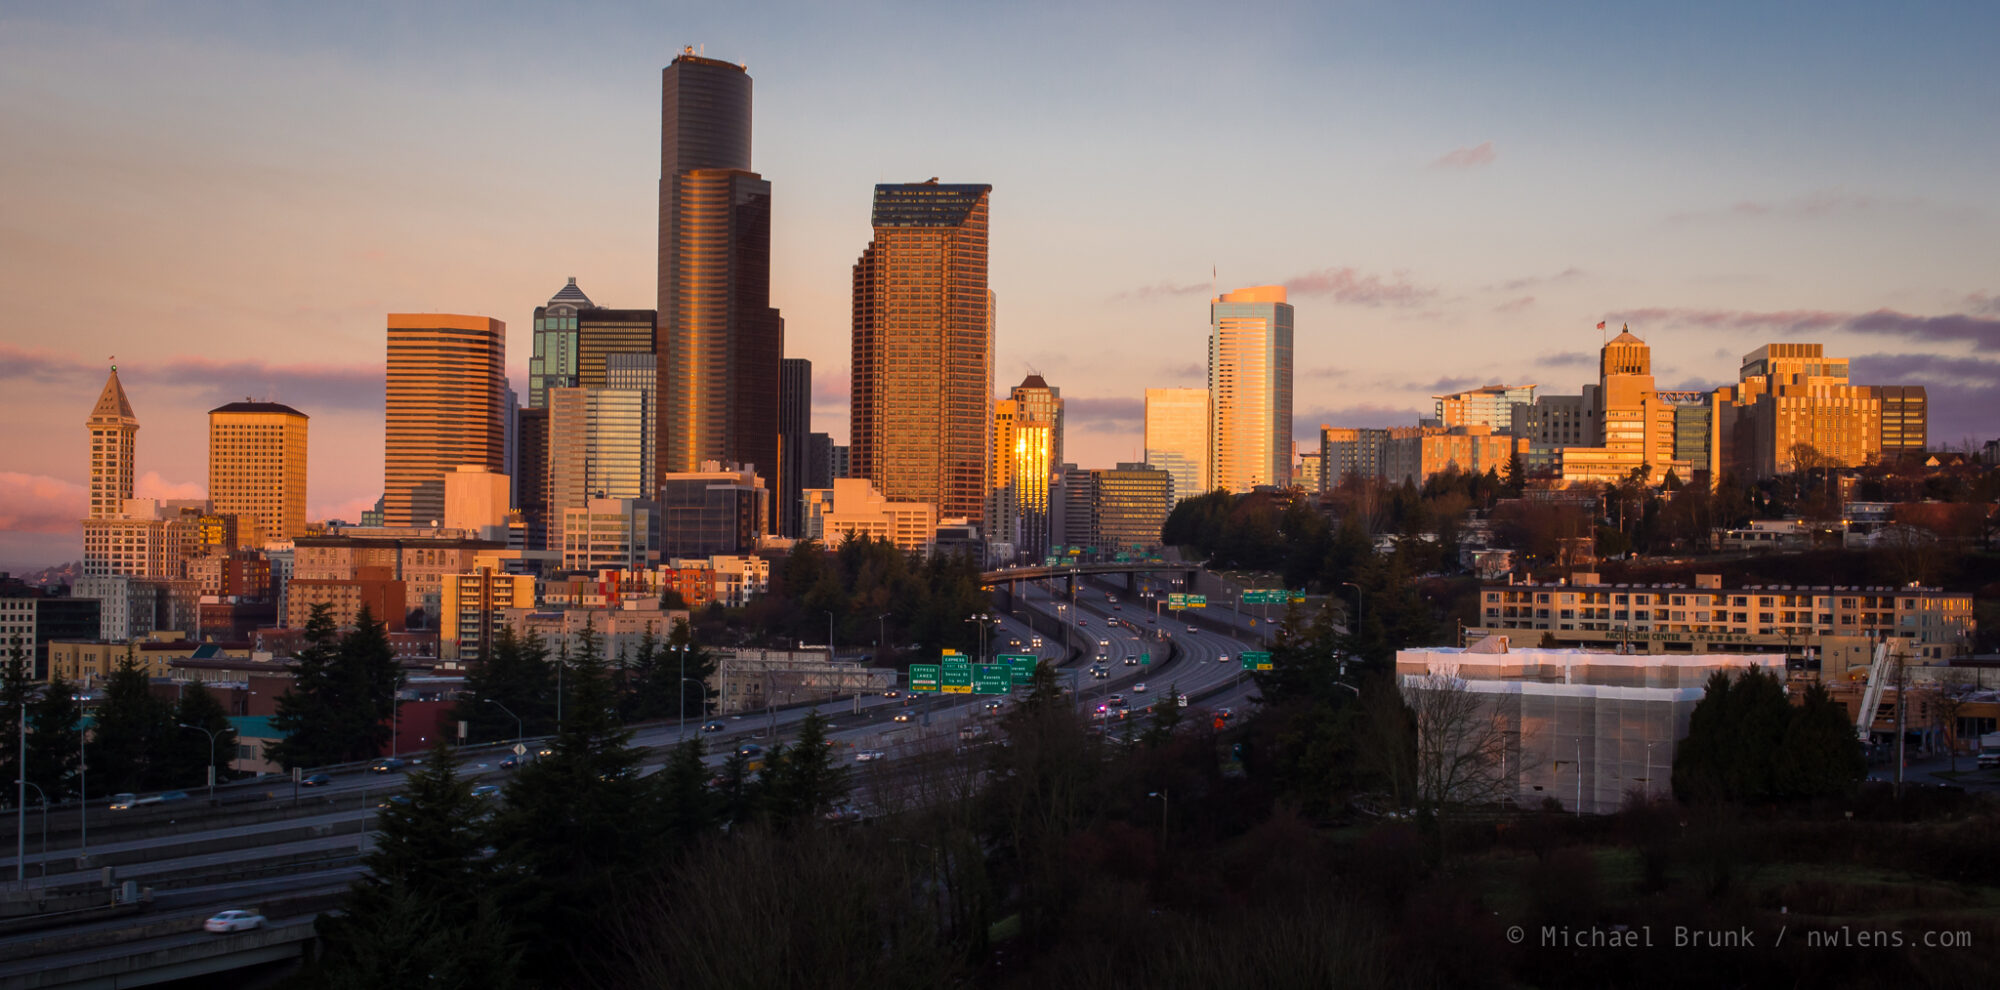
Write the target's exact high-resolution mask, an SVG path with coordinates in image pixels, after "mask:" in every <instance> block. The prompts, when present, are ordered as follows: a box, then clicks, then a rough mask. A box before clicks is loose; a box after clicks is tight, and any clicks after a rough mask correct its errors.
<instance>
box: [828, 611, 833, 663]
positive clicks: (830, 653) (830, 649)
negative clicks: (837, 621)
mask: <svg viewBox="0 0 2000 990" xmlns="http://www.w3.org/2000/svg"><path fill="white" fill-rule="evenodd" d="M826 662H827V663H832V662H833V613H832V612H828V613H826Z"/></svg>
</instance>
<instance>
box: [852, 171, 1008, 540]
mask: <svg viewBox="0 0 2000 990" xmlns="http://www.w3.org/2000/svg"><path fill="white" fill-rule="evenodd" d="M992 191H993V187H992V186H987V185H940V184H939V183H938V181H937V180H936V179H932V180H930V181H929V182H911V183H901V184H883V185H878V186H876V187H875V211H874V217H873V222H874V226H875V238H874V240H872V241H870V242H869V244H868V247H867V249H866V250H864V251H862V252H861V258H860V260H858V261H856V262H855V263H854V365H853V376H854V377H853V382H854V387H853V398H852V399H851V400H850V401H851V402H852V405H851V406H850V413H849V422H850V429H849V434H848V442H849V443H850V444H852V446H853V465H852V469H853V476H854V477H857V478H867V479H868V480H869V481H872V482H874V483H875V488H876V490H877V491H880V492H881V493H882V494H883V495H885V496H887V497H888V498H889V499H890V500H892V501H898V502H925V503H929V504H930V505H933V506H936V507H937V510H938V518H939V519H953V518H964V519H969V520H971V521H973V522H981V521H982V518H983V516H984V513H985V506H986V494H987V483H986V479H987V470H988V464H987V461H988V458H989V456H990V454H991V450H990V448H991V446H992V440H991V437H992V431H993V294H992V293H991V292H989V291H988V290H987V288H986V214H987V199H988V197H989V195H990V194H991V193H992Z"/></svg>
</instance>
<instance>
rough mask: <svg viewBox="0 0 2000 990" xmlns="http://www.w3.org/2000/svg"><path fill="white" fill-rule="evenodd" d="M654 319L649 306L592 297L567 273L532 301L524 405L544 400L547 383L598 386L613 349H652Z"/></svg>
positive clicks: (536, 404)
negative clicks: (611, 304) (544, 298)
mask: <svg viewBox="0 0 2000 990" xmlns="http://www.w3.org/2000/svg"><path fill="white" fill-rule="evenodd" d="M658 324H659V320H658V319H657V314H655V313H654V311H653V310H650V309H605V308H604V307H601V306H599V305H597V304H596V303H593V302H591V301H590V297H589V296H587V295H585V294H584V292H583V290H582V289H581V288H578V287H577V284H576V279H574V278H571V279H570V280H569V284H568V285H565V286H563V287H562V288H561V289H560V290H558V291H557V292H556V294H555V295H553V296H550V297H549V301H548V303H547V304H545V305H542V306H537V307H535V351H534V355H533V356H532V357H530V358H529V359H528V407H529V408H530V409H540V408H542V407H543V406H545V405H547V404H548V390H549V389H552V388H578V387H582V388H603V387H604V385H605V382H606V380H607V379H606V377H605V367H606V360H607V359H608V358H609V357H610V356H611V355H613V354H651V353H653V346H654V343H655V341H654V336H655V334H656V333H657V332H658ZM656 387H657V383H656ZM649 432H650V431H649Z"/></svg>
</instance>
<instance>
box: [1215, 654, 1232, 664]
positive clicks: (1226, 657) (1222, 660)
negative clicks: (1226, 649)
mask: <svg viewBox="0 0 2000 990" xmlns="http://www.w3.org/2000/svg"><path fill="white" fill-rule="evenodd" d="M1215 662H1216V663H1228V662H1229V654H1227V653H1224V654H1223V655H1221V656H1219V657H1216V658H1215Z"/></svg>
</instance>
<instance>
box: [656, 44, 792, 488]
mask: <svg viewBox="0 0 2000 990" xmlns="http://www.w3.org/2000/svg"><path fill="white" fill-rule="evenodd" d="M750 92H751V87H750V74H749V73H748V72H747V71H746V70H745V69H744V67H743V66H741V65H736V64H734V63H731V62H724V61H720V60H717V59H711V58H705V57H703V56H700V55H697V54H695V53H694V51H693V50H692V49H684V50H683V51H682V53H681V54H680V56H679V57H677V58H675V59H674V61H673V63H672V64H671V65H668V66H667V67H666V69H665V70H664V72H663V79H662V85H661V122H660V123H661V126H660V253H659V328H658V332H657V335H656V344H655V347H654V352H655V353H656V354H657V355H658V357H659V362H660V363H659V389H658V394H657V402H658V409H659V429H658V430H657V432H656V439H655V443H656V445H657V450H658V455H657V456H656V457H655V458H654V464H655V470H656V471H658V472H659V473H660V474H661V475H667V474H674V473H680V472H687V471H693V470H696V469H697V468H698V467H699V466H700V465H701V463H702V462H703V461H719V462H724V463H731V464H746V465H751V466H753V467H754V468H755V470H756V471H757V472H758V473H759V474H760V475H762V476H764V477H766V478H775V477H776V475H777V471H778V463H777V462H778V362H779V361H780V360H781V359H782V357H783V355H784V340H785V324H784V320H783V319H781V318H780V317H779V315H778V311H777V310H775V309H772V308H771V184H770V183H769V182H766V181H764V179H763V177H761V176H759V175H758V174H757V173H756V172H753V171H751V169H750V102H751V101H750Z"/></svg>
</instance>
